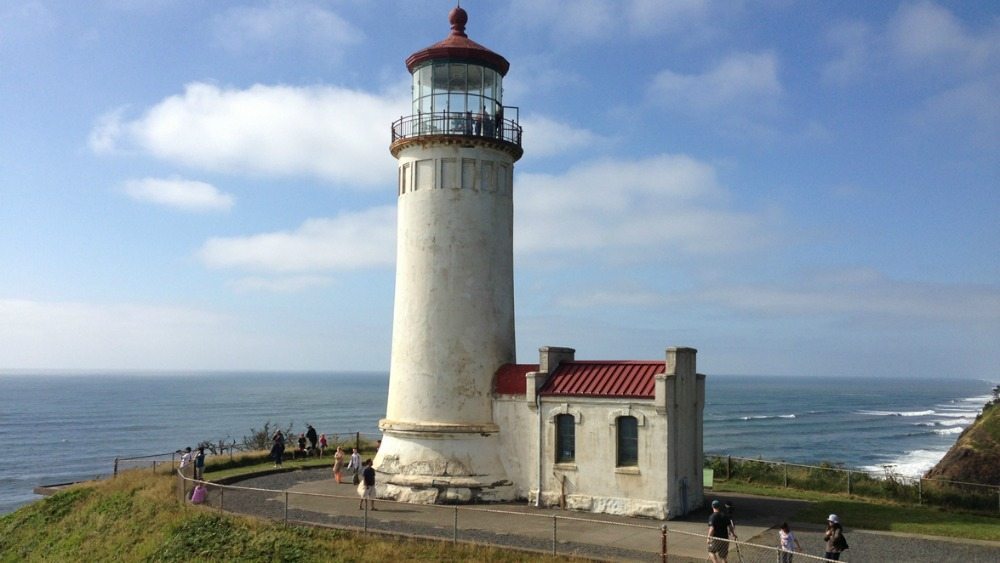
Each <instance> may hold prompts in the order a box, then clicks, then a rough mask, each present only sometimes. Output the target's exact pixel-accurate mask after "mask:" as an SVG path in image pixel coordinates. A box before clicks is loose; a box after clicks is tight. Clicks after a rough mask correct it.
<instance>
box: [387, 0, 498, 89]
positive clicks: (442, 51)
mask: <svg viewBox="0 0 1000 563" xmlns="http://www.w3.org/2000/svg"><path fill="white" fill-rule="evenodd" d="M468 21H469V16H468V14H466V12H465V10H463V9H462V8H460V7H457V8H454V9H453V10H452V11H451V13H449V14H448V22H449V23H450V24H451V34H450V35H449V36H448V37H446V38H445V39H444V40H443V41H439V42H437V43H435V44H433V45H431V46H430V47H427V48H426V49H423V50H421V51H417V52H416V53H413V54H412V55H410V57H409V58H408V59H406V68H407V69H408V70H409V71H410V73H411V74H412V73H413V69H415V68H416V67H417V66H419V65H420V64H421V63H424V62H427V61H430V60H434V59H458V60H467V61H475V62H477V63H479V64H482V65H484V66H487V67H489V68H492V69H493V70H495V71H497V72H499V73H500V76H506V74H507V71H508V70H510V63H509V62H507V59H505V58H503V56H501V55H499V54H497V53H494V52H493V51H490V50H489V49H487V48H486V47H483V46H482V45H480V44H479V43H476V42H475V41H473V40H471V39H469V36H468V35H466V34H465V24H466V22H468Z"/></svg>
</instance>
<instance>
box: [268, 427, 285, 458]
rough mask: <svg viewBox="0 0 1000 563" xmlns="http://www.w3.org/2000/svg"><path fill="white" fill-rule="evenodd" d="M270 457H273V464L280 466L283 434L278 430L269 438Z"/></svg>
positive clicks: (283, 446) (283, 450)
mask: <svg viewBox="0 0 1000 563" xmlns="http://www.w3.org/2000/svg"><path fill="white" fill-rule="evenodd" d="M271 442H272V443H271V457H273V458H274V466H275V467H281V459H282V458H283V457H284V455H285V435H284V434H282V433H281V430H278V431H277V432H275V433H274V437H272V438H271Z"/></svg>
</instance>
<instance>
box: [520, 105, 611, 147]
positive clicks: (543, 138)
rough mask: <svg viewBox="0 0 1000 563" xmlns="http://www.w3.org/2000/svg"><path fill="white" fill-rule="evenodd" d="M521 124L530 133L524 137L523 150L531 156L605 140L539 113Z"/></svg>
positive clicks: (586, 145) (585, 130)
mask: <svg viewBox="0 0 1000 563" xmlns="http://www.w3.org/2000/svg"><path fill="white" fill-rule="evenodd" d="M521 125H522V126H523V127H524V129H525V130H526V131H529V132H530V133H531V134H530V135H527V136H525V138H524V152H525V154H526V155H530V156H531V157H544V156H552V155H557V154H563V153H567V152H574V151H577V150H578V149H580V148H583V147H592V146H593V145H595V144H602V143H605V142H606V140H605V139H603V138H601V137H600V136H598V135H596V134H595V133H593V132H592V131H589V130H587V129H579V128H576V127H573V126H572V125H569V124H567V123H563V122H560V121H556V120H554V119H550V118H548V117H544V116H540V115H536V116H529V117H526V118H524V119H522V120H521Z"/></svg>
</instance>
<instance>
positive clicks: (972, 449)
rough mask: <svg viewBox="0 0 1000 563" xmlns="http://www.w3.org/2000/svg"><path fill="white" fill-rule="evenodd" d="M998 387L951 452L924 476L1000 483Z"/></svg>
mask: <svg viewBox="0 0 1000 563" xmlns="http://www.w3.org/2000/svg"><path fill="white" fill-rule="evenodd" d="M998 391H1000V386H998V387H997V388H996V389H994V391H993V395H994V399H993V400H992V401H990V402H989V403H986V406H985V407H983V412H982V414H980V415H979V416H978V417H976V421H975V422H974V423H973V424H972V425H971V426H969V427H968V428H966V429H965V431H963V432H962V433H961V434H959V436H958V440H957V441H956V442H955V445H954V446H952V447H951V449H950V450H948V453H947V454H945V456H944V457H943V458H941V461H939V462H938V464H937V465H935V466H934V467H933V468H932V469H931V470H930V471H928V472H927V474H926V475H925V477H928V478H930V477H933V478H938V479H950V480H953V481H965V482H969V483H983V484H986V485H998V484H1000V400H998V399H997V396H998Z"/></svg>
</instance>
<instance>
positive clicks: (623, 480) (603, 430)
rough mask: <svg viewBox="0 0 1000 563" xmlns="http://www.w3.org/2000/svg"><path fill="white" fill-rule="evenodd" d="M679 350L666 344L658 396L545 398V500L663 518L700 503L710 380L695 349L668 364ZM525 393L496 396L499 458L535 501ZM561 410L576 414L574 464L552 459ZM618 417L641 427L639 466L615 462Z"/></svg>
mask: <svg viewBox="0 0 1000 563" xmlns="http://www.w3.org/2000/svg"><path fill="white" fill-rule="evenodd" d="M676 350H677V349H670V350H668V359H667V361H666V362H665V366H664V371H665V373H664V374H662V375H659V376H657V381H656V387H657V392H656V396H655V398H653V399H625V398H622V399H616V398H595V397H586V396H566V397H543V399H542V402H541V408H540V411H541V416H542V431H541V448H542V456H541V491H542V492H541V504H542V505H546V506H553V505H561V506H565V507H566V508H568V509H571V510H584V511H591V512H604V513H611V514H622V515H632V516H646V517H651V518H658V519H665V518H674V517H677V516H680V515H683V514H684V513H686V512H689V511H691V510H695V509H697V508H698V507H700V506H701V505H702V504H703V502H704V492H703V489H702V455H703V454H702V435H703V430H702V428H703V420H702V417H703V410H704V401H705V384H704V381H705V379H704V376H702V375H697V374H696V373H695V363H694V350H691V349H680V356H681V361H679V362H676V361H674V363H673V364H671V361H672V360H673V359H675V358H676V357H677V351H676ZM672 354H673V355H672ZM554 368H555V366H552V369H554ZM529 384H530V379H529ZM528 395H530V393H529V394H526V395H525V396H500V397H497V398H496V399H495V400H494V416H495V420H496V421H497V423H498V425H499V426H500V427H501V434H500V444H501V452H502V456H501V457H502V459H503V463H504V466H505V469H506V471H507V474H508V476H509V477H510V478H511V480H512V481H513V482H514V487H515V491H516V492H517V496H518V498H527V499H528V501H529V502H532V503H534V502H536V499H537V495H538V483H539V457H538V449H537V444H538V443H539V430H538V413H537V411H536V410H535V409H534V408H533V405H534V403H533V402H532V401H529V400H528ZM559 414H571V415H573V417H574V419H575V422H576V426H575V428H576V456H575V457H576V459H575V461H574V462H573V463H559V464H557V463H555V442H556V423H555V419H556V416H557V415H559ZM620 416H633V417H635V418H636V420H637V422H638V425H639V427H638V430H639V433H638V438H639V444H638V463H637V464H636V465H635V466H629V467H616V460H617V451H616V447H617V426H616V422H617V418H618V417H620Z"/></svg>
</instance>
